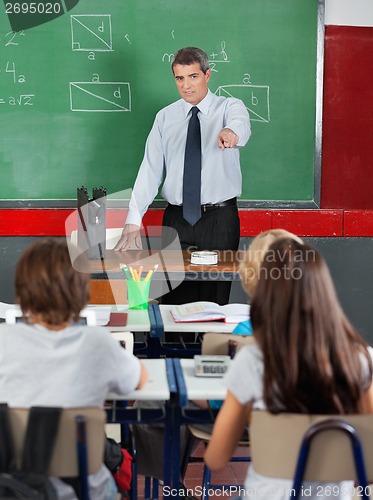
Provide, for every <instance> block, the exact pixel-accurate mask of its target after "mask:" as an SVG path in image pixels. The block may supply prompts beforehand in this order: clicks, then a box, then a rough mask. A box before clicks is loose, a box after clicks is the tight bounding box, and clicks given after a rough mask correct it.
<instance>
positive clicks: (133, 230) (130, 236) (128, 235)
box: [114, 224, 142, 252]
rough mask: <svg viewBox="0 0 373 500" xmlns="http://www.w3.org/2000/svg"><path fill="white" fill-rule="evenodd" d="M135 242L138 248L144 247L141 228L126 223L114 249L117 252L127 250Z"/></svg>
mask: <svg viewBox="0 0 373 500" xmlns="http://www.w3.org/2000/svg"><path fill="white" fill-rule="evenodd" d="M133 242H135V245H136V247H137V248H139V249H142V242H141V235H140V228H139V226H136V225H135V224H126V225H125V226H124V229H123V231H122V236H121V237H120V238H119V241H118V243H117V244H116V245H115V248H114V250H115V251H116V252H120V251H122V252H125V251H126V250H128V249H129V248H130V247H131V245H132V243H133Z"/></svg>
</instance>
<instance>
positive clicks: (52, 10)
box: [5, 2, 61, 14]
mask: <svg viewBox="0 0 373 500" xmlns="http://www.w3.org/2000/svg"><path fill="white" fill-rule="evenodd" d="M5 12H6V13H7V14H60V13H61V4H60V3H52V2H46V3H42V2H30V3H26V2H22V3H18V2H16V3H10V2H8V3H6V4H5Z"/></svg>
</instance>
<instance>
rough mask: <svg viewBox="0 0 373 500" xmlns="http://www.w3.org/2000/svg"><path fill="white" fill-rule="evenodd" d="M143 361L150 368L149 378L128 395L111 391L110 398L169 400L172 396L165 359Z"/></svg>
mask: <svg viewBox="0 0 373 500" xmlns="http://www.w3.org/2000/svg"><path fill="white" fill-rule="evenodd" d="M141 362H142V363H143V364H144V366H145V368H146V369H147V370H148V373H149V379H148V381H147V382H146V384H145V386H144V387H143V388H142V389H140V390H135V391H132V392H131V393H129V394H126V396H125V397H124V396H119V395H117V394H113V393H110V394H109V395H108V397H107V399H108V400H113V401H115V400H123V399H126V400H137V401H168V400H169V399H170V397H171V390H172V388H170V384H169V376H168V373H167V371H168V367H167V365H166V360H165V359H142V360H141Z"/></svg>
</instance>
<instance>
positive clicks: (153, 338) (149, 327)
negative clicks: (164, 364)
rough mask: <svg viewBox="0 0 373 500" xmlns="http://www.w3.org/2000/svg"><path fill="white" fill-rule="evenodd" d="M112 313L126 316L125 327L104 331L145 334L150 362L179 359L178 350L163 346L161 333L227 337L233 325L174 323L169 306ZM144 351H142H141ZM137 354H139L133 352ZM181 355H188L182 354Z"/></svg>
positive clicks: (163, 305)
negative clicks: (174, 356)
mask: <svg viewBox="0 0 373 500" xmlns="http://www.w3.org/2000/svg"><path fill="white" fill-rule="evenodd" d="M112 308H113V311H114V310H115V311H119V312H126V313H127V323H126V325H125V326H112V327H107V328H109V329H110V330H111V331H130V332H145V333H146V334H147V337H146V343H147V348H146V352H144V354H146V356H147V357H150V358H159V357H160V355H161V354H166V355H167V354H170V355H171V354H174V355H175V354H176V355H177V356H181V355H182V351H181V350H180V349H177V350H175V349H173V348H172V347H170V346H166V345H164V344H163V342H164V334H165V332H183V333H184V332H186V333H190V334H191V338H192V336H193V335H194V334H195V333H204V332H221V333H231V332H232V331H233V330H234V328H235V327H236V323H224V321H198V322H197V321H193V322H190V323H189V322H188V323H176V322H175V321H174V320H173V318H172V316H171V308H172V306H171V305H166V304H161V305H158V304H149V309H145V310H135V309H129V308H128V305H126V304H124V305H122V306H112ZM144 351H145V349H144ZM137 354H141V351H137ZM185 354H189V353H188V352H185Z"/></svg>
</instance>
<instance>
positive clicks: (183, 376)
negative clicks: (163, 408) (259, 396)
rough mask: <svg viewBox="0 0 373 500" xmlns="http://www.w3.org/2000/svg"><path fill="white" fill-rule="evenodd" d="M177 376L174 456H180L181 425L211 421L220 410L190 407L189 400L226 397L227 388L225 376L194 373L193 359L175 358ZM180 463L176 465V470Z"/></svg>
mask: <svg viewBox="0 0 373 500" xmlns="http://www.w3.org/2000/svg"><path fill="white" fill-rule="evenodd" d="M172 361H173V366H174V370H175V377H176V383H177V389H178V405H177V408H176V410H175V414H174V443H173V447H174V450H173V456H174V457H175V459H177V458H178V457H180V426H181V425H182V424H191V423H196V422H198V423H211V422H213V421H214V419H215V416H216V414H217V411H218V410H212V409H207V410H206V409H202V408H198V407H194V408H188V401H193V400H206V399H208V400H209V399H222V400H223V399H225V396H226V394H227V389H226V386H225V384H224V378H223V377H196V376H195V375H194V360H193V359H173V360H172ZM179 469H180V463H178V464H176V466H174V473H175V477H174V480H176V472H178V471H179ZM174 484H176V483H174Z"/></svg>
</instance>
